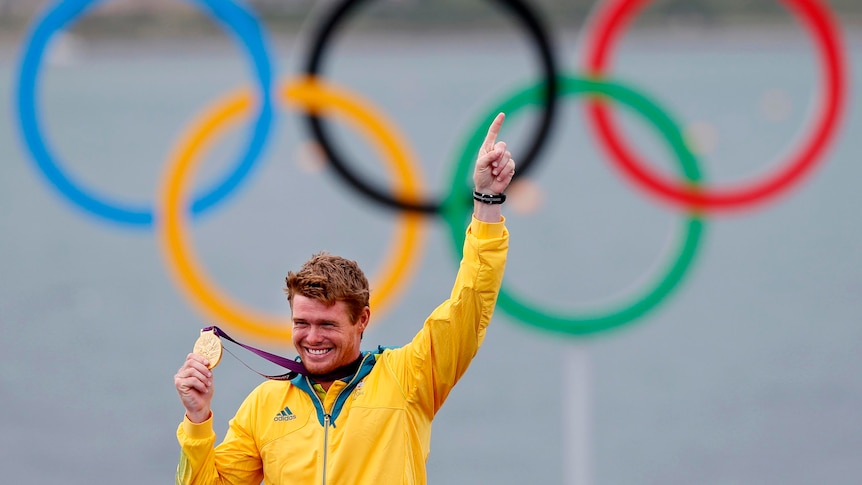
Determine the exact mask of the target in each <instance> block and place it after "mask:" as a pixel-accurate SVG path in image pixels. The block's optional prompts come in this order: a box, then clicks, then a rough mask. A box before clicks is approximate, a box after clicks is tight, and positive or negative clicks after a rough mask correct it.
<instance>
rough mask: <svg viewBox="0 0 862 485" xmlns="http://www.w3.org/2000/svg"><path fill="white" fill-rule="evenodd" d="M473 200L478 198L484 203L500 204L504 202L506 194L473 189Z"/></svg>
mask: <svg viewBox="0 0 862 485" xmlns="http://www.w3.org/2000/svg"><path fill="white" fill-rule="evenodd" d="M473 200H478V201H479V202H483V203H485V204H502V203H503V202H506V194H496V195H494V194H483V193H481V192H476V191H475V190H474V191H473Z"/></svg>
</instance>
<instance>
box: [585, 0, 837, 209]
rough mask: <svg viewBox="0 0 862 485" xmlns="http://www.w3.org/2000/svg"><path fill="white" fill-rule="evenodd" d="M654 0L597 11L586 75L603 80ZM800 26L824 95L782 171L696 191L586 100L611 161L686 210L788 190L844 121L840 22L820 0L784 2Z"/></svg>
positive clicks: (616, 2)
mask: <svg viewBox="0 0 862 485" xmlns="http://www.w3.org/2000/svg"><path fill="white" fill-rule="evenodd" d="M649 1H650V0H612V1H610V2H608V3H607V4H606V7H605V8H603V9H602V10H600V11H599V12H598V15H597V17H596V21H595V22H594V23H593V25H594V29H593V35H592V36H591V37H590V38H589V39H587V40H588V43H587V69H586V70H587V72H588V73H589V74H590V75H591V76H595V77H598V78H601V77H603V76H604V74H605V69H606V67H607V65H608V64H609V63H610V61H609V59H610V57H611V49H612V47H613V43H614V41H616V39H617V38H618V37H619V36H618V34H619V33H620V32H622V30H623V28H624V27H625V26H626V24H627V23H628V22H630V21H631V20H632V18H633V16H634V15H635V14H636V13H637V11H638V10H639V9H640V8H641V7H643V6H644V5H645V4H647V3H648V2H649ZM780 1H781V2H782V3H784V4H785V5H786V6H787V8H788V9H789V10H791V12H793V14H794V15H796V16H797V17H798V18H799V20H800V21H801V23H802V24H803V25H804V26H806V27H807V28H808V30H809V31H810V34H811V35H812V37H813V40H814V41H815V42H816V46H817V50H818V53H819V57H820V59H821V61H822V62H821V73H822V76H823V77H824V80H825V83H824V86H825V90H826V91H825V97H824V100H823V102H822V103H821V104H820V106H818V108H817V114H816V115H815V117H816V122H815V123H814V124H813V129H812V131H811V135H810V136H809V137H808V138H807V139H805V140H804V142H803V143H801V144H800V145H799V147H800V148H799V149H798V150H797V151H796V152H795V153H792V154H790V155H789V156H788V160H787V161H786V162H785V164H784V165H782V166H783V168H779V169H777V170H776V171H775V172H774V173H772V174H770V175H768V176H766V177H764V178H762V179H758V180H756V181H754V182H752V183H748V184H740V185H736V186H733V187H727V188H724V189H723V190H722V189H710V188H708V187H706V186H702V185H701V186H698V187H697V188H693V187H690V186H687V185H685V184H683V183H679V182H677V181H675V180H673V179H671V178H670V177H665V176H662V175H660V174H657V173H656V172H654V171H652V170H651V169H650V168H648V164H646V163H644V162H643V161H642V160H640V159H639V158H638V157H636V156H635V155H634V154H633V152H632V151H631V150H630V149H629V148H628V147H627V146H626V145H625V144H623V142H622V139H621V137H620V135H619V131H618V129H617V128H616V126H615V124H614V123H613V122H612V121H611V116H610V109H609V108H608V105H607V104H606V103H604V102H602V101H601V100H600V99H599V98H592V99H591V100H589V101H588V102H587V113H588V117H589V118H590V120H591V122H592V123H591V124H592V126H593V128H594V129H596V130H597V134H598V135H599V139H600V140H601V141H602V142H603V143H604V145H605V148H606V149H607V150H609V151H610V152H611V153H612V154H613V156H612V157H610V158H611V160H612V162H613V163H614V164H616V165H617V166H618V167H619V168H621V169H622V171H623V172H624V173H625V174H627V175H628V176H630V177H632V179H634V181H635V182H637V183H638V184H640V185H642V186H643V187H645V188H646V189H647V190H648V191H649V192H651V193H653V194H654V195H657V196H659V197H660V198H662V199H665V200H668V201H670V202H673V203H675V204H678V205H683V206H684V208H686V209H691V208H697V209H711V210H719V209H738V208H740V206H742V205H747V204H752V203H755V202H763V201H765V200H767V199H769V198H771V197H773V196H776V195H778V194H779V192H781V191H782V190H786V189H787V188H789V187H790V186H791V185H792V184H793V183H796V182H798V181H799V180H800V178H801V177H802V175H804V174H805V173H807V172H808V171H810V169H811V168H812V167H813V166H814V165H815V163H816V162H817V161H818V160H819V158H818V157H819V156H820V155H822V154H823V152H824V151H825V150H826V149H827V147H828V145H829V143H830V142H831V141H832V140H833V139H834V138H835V134H836V132H837V128H838V124H839V121H840V119H841V117H842V114H843V110H844V105H845V98H846V89H847V80H846V64H845V59H844V50H843V48H842V45H841V39H840V38H839V30H838V24H837V22H836V21H835V20H834V19H833V17H832V14H831V11H829V9H828V8H827V7H825V6H824V5H822V4H821V3H820V2H819V1H817V0H780Z"/></svg>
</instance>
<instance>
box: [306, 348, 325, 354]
mask: <svg viewBox="0 0 862 485" xmlns="http://www.w3.org/2000/svg"><path fill="white" fill-rule="evenodd" d="M306 350H308V353H309V354H311V355H323V354H325V353H327V352H329V349H306Z"/></svg>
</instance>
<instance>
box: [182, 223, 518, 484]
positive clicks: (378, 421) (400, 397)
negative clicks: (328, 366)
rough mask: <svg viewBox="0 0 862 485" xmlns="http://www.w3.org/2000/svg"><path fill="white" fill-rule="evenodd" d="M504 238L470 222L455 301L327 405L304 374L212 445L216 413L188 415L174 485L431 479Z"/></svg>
mask: <svg viewBox="0 0 862 485" xmlns="http://www.w3.org/2000/svg"><path fill="white" fill-rule="evenodd" d="M508 237H509V234H508V231H507V230H506V228H505V226H504V223H502V222H500V223H495V224H488V223H483V222H480V221H478V220H476V219H473V221H472V223H471V225H470V227H469V228H468V230H467V236H466V239H465V241H464V257H463V259H462V260H461V266H460V269H459V271H458V276H457V278H456V280H455V285H454V287H453V289H452V294H451V296H450V298H449V299H448V300H446V301H445V302H443V304H441V305H440V306H439V307H437V308H436V309H435V310H434V312H433V313H432V314H431V315H430V316H429V317H428V319H427V320H426V321H425V325H424V326H423V328H422V330H421V331H419V333H418V334H417V335H416V336H415V337H414V338H413V341H412V342H410V343H409V344H407V345H405V346H404V347H400V348H397V349H391V348H385V349H384V348H382V347H381V348H378V350H377V351H375V352H363V361H362V364H361V366H360V368H359V370H358V371H357V373H356V374H355V375H354V376H352V377H348V378H345V379H344V380H341V381H336V382H335V383H333V384H332V386H331V387H330V388H329V390H328V392H327V393H326V396H325V399H324V400H323V402H321V399H320V398H319V397H318V396H317V394H316V393H315V392H314V390H313V389H312V387H311V382H309V380H308V378H307V377H304V376H298V377H296V378H294V379H293V380H291V381H267V382H264V383H263V384H261V385H260V386H258V387H257V388H256V389H255V390H253V391H252V392H251V393H250V394H249V396H248V397H247V398H246V400H245V401H244V402H243V404H242V405H241V406H240V408H239V410H238V411H237V413H236V415H235V416H234V418H233V419H232V420H231V421H230V426H229V429H228V432H227V435H226V436H225V439H224V441H223V442H222V443H221V444H220V445H218V446H217V447H215V448H214V447H213V445H214V444H215V441H216V436H215V433H214V432H213V427H212V418H210V419H209V420H208V421H206V422H204V423H200V424H194V423H192V422H191V421H189V420H188V419H185V420H183V422H182V423H181V424H180V426H179V428H178V429H177V438H178V440H179V443H180V446H181V448H182V451H181V455H180V462H179V465H178V467H177V481H176V483H177V484H184V485H192V484H217V483H218V484H221V483H224V484H236V485H238V484H249V485H251V484H255V485H256V484H259V483H260V482H261V480H265V481H266V483H267V484H285V485H287V484H328V485H361V484H368V485H371V484H374V485H381V484H386V485H390V484H425V483H426V473H425V461H426V459H427V458H428V453H429V451H430V450H429V447H430V441H431V420H432V419H433V418H434V415H435V414H436V413H437V411H438V410H439V409H440V407H441V406H442V405H443V401H445V399H446V397H447V396H448V395H449V391H451V390H452V387H453V386H454V385H455V383H456V382H458V380H459V379H460V378H461V376H462V375H464V372H465V371H466V370H467V367H468V366H469V364H470V361H471V360H472V359H473V356H475V355H476V351H477V350H478V348H479V346H480V345H481V343H482V340H483V339H484V336H485V328H486V327H487V326H488V323H489V322H490V320H491V315H492V314H493V311H494V306H495V303H496V300H497V294H498V292H499V288H500V285H501V282H502V279H503V270H504V268H505V264H506V254H507V251H508V246H509V239H508Z"/></svg>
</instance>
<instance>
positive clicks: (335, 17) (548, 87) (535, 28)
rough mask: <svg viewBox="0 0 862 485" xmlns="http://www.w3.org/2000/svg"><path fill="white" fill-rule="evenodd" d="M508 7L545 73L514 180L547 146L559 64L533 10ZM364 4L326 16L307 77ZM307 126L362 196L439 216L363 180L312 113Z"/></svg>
mask: <svg viewBox="0 0 862 485" xmlns="http://www.w3.org/2000/svg"><path fill="white" fill-rule="evenodd" d="M496 1H497V2H499V3H501V4H502V6H503V7H506V8H507V9H508V10H510V11H511V13H513V14H515V16H516V19H517V20H519V21H520V22H522V25H523V27H524V28H525V30H526V31H527V33H528V34H529V35H530V36H531V37H532V39H533V41H534V42H535V49H536V51H537V54H538V55H539V58H540V60H541V65H542V73H543V76H544V79H545V82H544V88H545V91H544V93H543V100H544V113H543V115H542V119H541V122H540V124H539V126H538V127H537V129H536V131H535V133H534V134H533V139H532V141H531V142H530V143H529V145H528V148H527V149H526V150H525V152H524V154H523V155H521V156H520V157H519V158H518V173H517V174H516V175H515V177H520V176H523V175H524V174H526V173H529V170H530V167H532V166H533V162H534V161H535V160H536V157H537V156H538V155H539V152H540V151H541V150H542V147H543V146H544V142H545V139H546V138H547V136H548V134H549V132H550V127H551V123H552V122H553V120H554V114H555V111H556V110H555V108H556V102H557V89H558V88H557V79H556V72H557V68H556V63H555V61H554V57H553V55H552V53H551V43H550V40H548V37H547V35H546V34H545V31H546V29H545V28H544V27H543V25H542V23H541V21H540V20H539V17H538V16H537V15H536V14H535V13H534V12H533V11H532V10H531V9H530V7H529V6H528V5H527V3H525V2H524V1H522V0H496ZM360 3H362V0H343V1H342V2H341V3H340V4H339V5H337V6H336V7H335V8H334V9H333V10H332V11H331V12H330V13H329V15H328V16H326V17H325V18H324V20H323V22H322V24H321V27H320V29H319V30H318V31H317V33H316V34H315V35H314V38H313V41H312V48H311V55H310V57H309V59H308V63H307V67H306V74H308V75H311V76H317V75H319V74H320V70H321V64H323V48H324V47H326V45H327V43H328V42H329V39H330V38H331V37H332V36H333V35H334V34H335V32H336V28H337V27H338V26H339V24H340V23H341V22H342V21H343V20H346V19H347V18H348V16H349V15H350V14H351V13H352V12H354V11H355V8H356V7H357V6H359V4H360ZM306 119H307V121H308V127H309V130H310V131H311V133H312V135H313V136H314V137H315V138H316V139H317V141H318V142H319V143H320V146H321V147H322V148H323V150H324V152H325V153H326V156H327V158H328V160H329V163H330V164H331V165H332V168H334V169H335V172H336V173H337V174H338V175H339V176H341V177H342V178H343V179H345V180H346V181H347V182H348V183H349V184H350V185H351V186H352V187H354V188H355V189H356V190H358V191H359V192H360V193H362V194H363V195H365V196H367V197H369V198H370V199H371V200H373V201H375V202H379V203H381V204H383V205H385V206H388V207H390V208H395V209H400V210H407V211H417V212H424V213H429V214H435V213H439V212H440V210H441V204H440V203H439V202H433V201H425V202H420V203H417V202H413V201H409V200H404V199H403V198H399V197H397V196H392V195H390V194H387V193H386V192H385V191H383V190H381V189H379V188H377V187H376V186H374V185H372V184H370V183H368V182H366V181H365V180H363V179H362V178H361V177H360V176H359V175H358V174H356V173H355V172H354V171H353V170H352V169H350V168H348V164H347V163H346V161H345V160H346V159H345V157H343V156H342V155H341V152H340V150H338V149H336V147H335V145H334V144H333V142H332V140H331V139H330V137H329V135H328V134H327V131H326V129H325V128H324V126H325V125H324V124H323V121H322V120H321V119H320V118H319V117H317V116H315V115H314V114H313V113H311V114H309V115H308V116H307V117H306Z"/></svg>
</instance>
